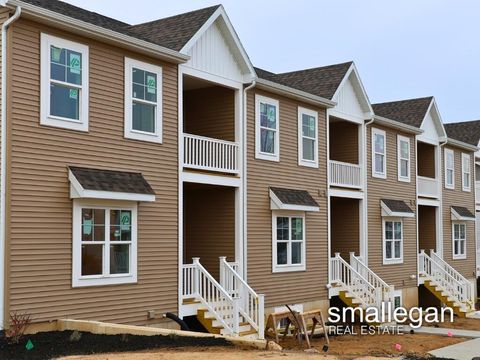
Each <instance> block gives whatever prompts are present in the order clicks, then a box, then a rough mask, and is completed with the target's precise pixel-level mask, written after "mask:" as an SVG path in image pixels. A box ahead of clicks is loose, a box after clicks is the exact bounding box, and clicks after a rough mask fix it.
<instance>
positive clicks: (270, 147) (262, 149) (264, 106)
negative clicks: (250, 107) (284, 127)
mask: <svg viewBox="0 0 480 360" xmlns="http://www.w3.org/2000/svg"><path fill="white" fill-rule="evenodd" d="M255 122H256V125H255V157H256V158H257V159H263V160H272V161H280V124H279V103H278V100H275V99H270V98H267V97H265V96H260V95H256V96H255Z"/></svg>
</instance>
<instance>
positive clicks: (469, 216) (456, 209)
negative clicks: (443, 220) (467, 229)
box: [450, 206, 475, 221]
mask: <svg viewBox="0 0 480 360" xmlns="http://www.w3.org/2000/svg"><path fill="white" fill-rule="evenodd" d="M450 212H451V219H452V220H454V221H459V220H460V221H475V215H474V214H473V213H472V212H471V211H470V210H468V209H467V208H466V207H463V206H452V207H451V208H450Z"/></svg>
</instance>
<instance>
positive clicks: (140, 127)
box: [125, 58, 162, 142]
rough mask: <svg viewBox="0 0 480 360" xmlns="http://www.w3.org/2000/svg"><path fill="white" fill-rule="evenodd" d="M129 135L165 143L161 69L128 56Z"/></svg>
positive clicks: (126, 118) (127, 120) (126, 76)
mask: <svg viewBox="0 0 480 360" xmlns="http://www.w3.org/2000/svg"><path fill="white" fill-rule="evenodd" d="M125 81H126V82H127V83H126V93H125V102H126V104H125V105H126V109H127V112H126V114H125V136H126V137H128V138H133V139H137V140H146V141H155V142H161V115H162V114H161V84H160V81H161V68H160V67H157V66H155V65H152V64H147V63H143V62H140V61H137V60H133V59H128V58H126V59H125Z"/></svg>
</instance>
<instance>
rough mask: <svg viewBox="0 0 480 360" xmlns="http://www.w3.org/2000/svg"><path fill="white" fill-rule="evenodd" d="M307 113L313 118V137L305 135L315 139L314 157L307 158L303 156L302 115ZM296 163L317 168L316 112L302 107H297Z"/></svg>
mask: <svg viewBox="0 0 480 360" xmlns="http://www.w3.org/2000/svg"><path fill="white" fill-rule="evenodd" d="M304 114H305V115H309V116H312V117H314V118H315V138H310V137H306V138H307V139H310V140H315V146H314V148H313V152H314V154H313V155H314V158H313V160H308V159H304V158H303V138H304V137H305V136H303V119H302V117H303V115H304ZM298 165H300V166H307V167H312V168H318V112H317V111H313V110H310V109H306V108H303V107H300V106H299V107H298Z"/></svg>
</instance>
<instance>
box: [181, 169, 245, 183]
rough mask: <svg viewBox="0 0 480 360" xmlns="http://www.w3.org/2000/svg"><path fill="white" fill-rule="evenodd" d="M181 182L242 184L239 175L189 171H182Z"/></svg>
mask: <svg viewBox="0 0 480 360" xmlns="http://www.w3.org/2000/svg"><path fill="white" fill-rule="evenodd" d="M180 182H190V183H198V184H209V185H219V186H230V187H240V186H241V179H240V178H237V177H228V176H221V175H210V174H202V173H194V172H189V171H182V172H181V173H180Z"/></svg>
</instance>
